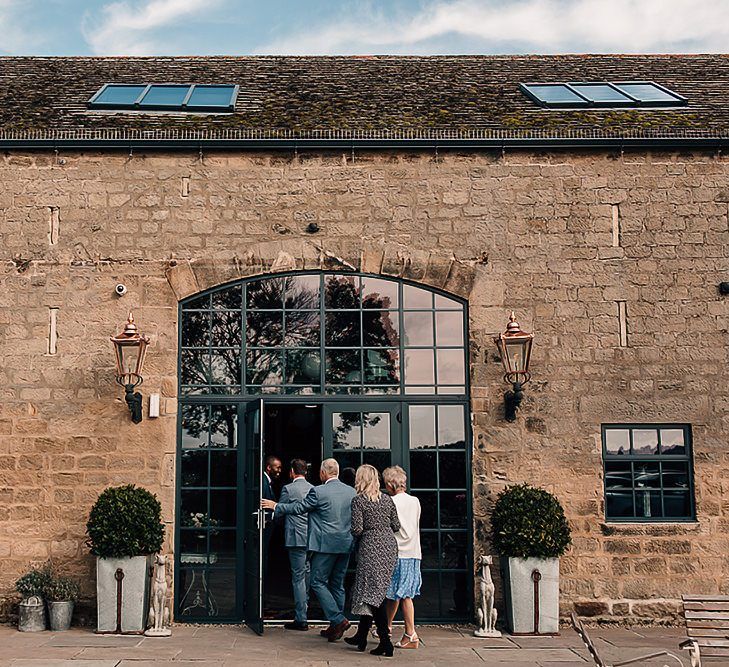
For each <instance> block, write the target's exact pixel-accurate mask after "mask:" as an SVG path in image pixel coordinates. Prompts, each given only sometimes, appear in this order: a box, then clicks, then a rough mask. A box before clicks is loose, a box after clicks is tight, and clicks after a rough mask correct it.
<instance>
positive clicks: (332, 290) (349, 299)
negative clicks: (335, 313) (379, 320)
mask: <svg viewBox="0 0 729 667" xmlns="http://www.w3.org/2000/svg"><path fill="white" fill-rule="evenodd" d="M324 306H325V307H326V308H327V310H329V309H341V308H359V307H360V303H359V280H358V279H357V278H356V277H355V276H326V277H325V278H324Z"/></svg>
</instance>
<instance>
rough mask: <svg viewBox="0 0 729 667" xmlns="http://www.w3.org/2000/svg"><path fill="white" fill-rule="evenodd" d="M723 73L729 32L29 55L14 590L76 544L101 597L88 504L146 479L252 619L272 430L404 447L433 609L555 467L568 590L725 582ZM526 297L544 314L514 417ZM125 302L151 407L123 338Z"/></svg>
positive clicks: (19, 168) (355, 452) (202, 587)
mask: <svg viewBox="0 0 729 667" xmlns="http://www.w3.org/2000/svg"><path fill="white" fill-rule="evenodd" d="M727 77H729V57H727V56H719V55H717V56H559V57H538V56H528V57H527V56H525V57H521V56H518V57H511V56H509V57H495V56H494V57H491V56H489V57H358V58H309V57H306V58H299V57H240V58H238V57H235V58H233V57H204V58H203V57H201V58H14V57H12V58H0V150H1V151H2V154H1V156H0V176H1V179H2V187H1V188H0V239H1V241H2V243H1V247H2V273H1V276H0V358H1V359H2V363H1V364H0V499H2V503H1V504H0V517H1V520H0V557H1V558H2V564H3V567H2V572H1V573H0V596H1V597H2V599H3V600H4V606H3V616H4V617H5V618H8V617H9V615H10V614H12V613H13V602H14V600H15V598H14V594H13V582H14V580H15V579H16V577H17V576H18V575H20V574H21V573H23V572H24V571H25V570H26V569H27V568H28V567H29V565H30V564H39V563H43V562H44V561H46V560H47V559H52V561H53V562H54V564H55V565H56V566H57V567H59V568H60V569H63V570H68V571H70V572H72V573H74V574H76V575H78V576H80V577H81V579H82V580H83V584H84V595H85V596H86V598H87V600H89V601H92V599H93V595H94V579H93V572H94V570H93V559H92V558H91V556H90V555H89V551H88V547H87V546H86V544H85V539H86V537H85V523H86V520H87V517H88V512H89V509H90V507H91V505H92V503H93V502H94V501H95V499H96V498H97V496H98V495H99V493H100V492H101V491H102V490H103V489H104V488H106V487H108V486H112V485H119V484H127V483H134V484H137V485H140V486H143V487H146V488H147V489H150V490H151V491H153V492H154V493H155V494H156V495H157V496H158V498H159V499H160V501H161V503H162V507H163V513H164V520H165V523H166V528H167V530H166V546H165V548H166V550H167V552H168V553H174V558H173V559H171V561H173V567H172V573H173V574H174V581H175V586H174V615H175V618H176V619H177V620H179V621H202V622H237V621H240V620H241V619H243V618H244V616H245V614H246V598H249V599H248V604H253V603H252V602H251V599H252V598H254V597H255V595H257V593H255V588H254V585H253V584H252V583H251V581H250V576H249V568H247V566H246V558H247V553H246V552H247V546H246V545H247V542H246V540H245V537H244V536H245V533H246V530H247V529H250V526H249V525H248V524H249V522H250V519H249V517H250V516H251V515H252V513H253V512H254V511H255V510H256V508H255V507H251V506H250V505H251V499H250V494H249V496H248V497H247V496H246V479H247V478H246V475H245V469H246V466H247V465H249V463H250V461H248V457H247V454H248V452H249V450H251V441H252V439H253V438H254V437H257V438H259V439H261V440H262V446H263V453H264V454H277V455H278V456H280V457H281V458H282V459H283V460H284V461H285V462H286V461H288V459H290V458H292V457H294V456H302V457H304V458H306V459H307V460H308V461H309V462H311V463H312V465H313V466H317V465H318V463H319V461H321V460H322V458H323V457H326V456H332V455H333V456H335V457H336V458H338V460H339V461H340V462H341V464H342V465H343V466H351V467H356V466H357V465H359V464H360V463H361V462H368V463H373V464H374V465H376V466H378V467H379V468H380V469H382V467H384V466H387V465H390V464H391V463H398V464H400V465H402V466H403V467H405V468H406V470H407V471H408V473H409V477H410V484H411V488H412V490H413V493H415V494H416V495H418V496H419V497H420V500H421V503H422V506H423V518H422V525H421V528H422V539H423V548H424V560H423V568H424V584H423V595H422V597H421V598H419V599H418V600H417V603H416V611H417V614H418V617H419V618H420V620H421V621H425V620H428V621H437V622H450V621H466V620H469V619H470V618H472V613H473V602H472V601H473V572H474V565H473V563H474V555H478V554H480V553H481V552H487V553H488V552H489V549H490V545H489V543H488V530H489V514H490V508H491V507H492V504H493V500H494V498H495V496H496V495H497V494H498V492H499V491H501V490H502V489H504V488H505V487H506V486H507V485H509V484H513V483H519V482H525V481H526V482H530V483H532V484H534V485H538V486H541V487H544V488H546V489H548V490H549V491H551V492H553V493H554V494H556V496H557V497H558V498H559V499H560V500H561V502H562V503H563V505H564V507H565V511H566V514H567V517H568V520H569V522H570V525H571V527H572V532H573V544H572V546H571V547H570V549H569V551H568V553H567V554H566V556H565V557H563V559H562V563H561V565H562V577H561V600H562V610H563V612H564V613H567V612H569V611H571V610H576V611H577V612H578V613H580V614H582V615H584V616H591V617H599V618H602V619H610V620H620V621H625V622H632V621H637V620H645V619H659V620H666V619H673V618H674V617H675V616H676V614H677V611H678V600H679V599H680V596H681V594H682V593H696V594H698V593H706V594H709V593H727V592H728V588H727V587H728V584H727V581H728V580H729V559H728V558H727V550H728V548H729V502H727V499H726V492H727V488H728V487H729V475H728V473H727V464H728V462H729V461H728V455H727V430H728V429H729V375H728V372H727V342H728V339H727V331H728V330H729V299H728V297H727V296H726V294H727V292H729V284H728V283H729V222H728V213H729V210H728V209H729V160H728V159H727V157H726V151H727V148H729V139H728V138H727V137H728V132H729V104H728V102H729V98H728V97H727V86H726V83H727ZM117 286H120V287H117ZM121 286H123V287H121ZM120 292H125V293H124V294H121V295H120ZM511 311H514V313H515V316H516V318H517V320H518V322H519V323H520V325H521V328H522V329H523V330H525V331H527V332H534V333H535V338H534V344H533V352H532V358H531V367H530V372H531V381H530V382H528V383H527V384H526V385H525V386H524V400H523V402H522V404H521V406H520V408H519V410H518V411H517V415H516V420H515V421H513V422H509V421H507V420H506V419H505V411H504V410H505V408H504V392H505V391H506V390H507V389H509V385H508V384H506V383H505V382H504V379H503V369H502V365H501V361H500V359H499V356H498V353H497V348H496V346H495V344H494V341H493V339H494V336H496V335H497V334H498V333H500V332H502V331H504V329H505V327H506V324H507V322H508V318H509V315H510V313H511ZM130 312H132V313H133V315H134V319H135V322H136V324H137V326H138V327H139V330H140V331H142V332H143V333H144V334H146V335H147V336H148V337H149V339H150V344H149V347H148V350H147V358H146V364H145V366H144V371H143V377H144V382H143V384H142V385H141V386H140V387H139V388H138V391H141V393H142V395H143V413H144V414H143V417H144V418H143V420H142V421H141V423H138V424H135V423H133V422H132V420H131V419H130V413H129V410H128V409H127V406H126V404H125V402H124V390H123V388H121V387H120V386H118V384H117V383H116V381H115V375H116V372H115V361H114V354H113V349H112V344H111V343H110V341H109V338H110V336H113V335H115V334H116V333H118V332H119V331H120V329H121V328H122V327H123V325H124V323H125V322H126V320H127V316H128V314H129V313H130ZM150 400H151V401H152V403H151V404H152V413H151V414H150ZM156 415H158V416H156ZM246 416H248V417H249V419H246ZM251 423H255V424H256V429H257V431H256V433H253V431H252V428H251ZM248 555H249V554H248ZM269 557H270V558H271V559H273V560H274V561H275V563H280V562H283V561H281V549H280V545H279V546H278V547H277V546H276V539H275V538H274V542H273V546H272V550H271V553H270V556H269ZM276 559H278V560H276ZM275 563H273V564H272V563H269V565H270V567H269V571H271V570H272V569H273V571H276V569H277V568H276V567H275ZM284 572H285V573H286V574H285V575H279V576H278V577H273V576H272V577H270V581H267V582H266V588H265V593H264V595H265V596H266V600H264V601H261V600H258V601H257V602H256V601H255V600H254V602H255V603H256V604H261V606H265V607H267V608H268V609H269V611H271V610H272V611H271V615H270V616H269V618H283V617H286V613H287V609H290V591H288V589H287V586H288V570H284ZM82 611H83V610H82ZM249 611H250V608H249Z"/></svg>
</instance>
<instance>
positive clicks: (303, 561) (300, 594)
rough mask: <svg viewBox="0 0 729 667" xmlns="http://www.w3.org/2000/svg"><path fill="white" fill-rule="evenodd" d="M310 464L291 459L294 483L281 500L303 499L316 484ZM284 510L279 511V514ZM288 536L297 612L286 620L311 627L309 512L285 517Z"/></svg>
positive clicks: (292, 627)
mask: <svg viewBox="0 0 729 667" xmlns="http://www.w3.org/2000/svg"><path fill="white" fill-rule="evenodd" d="M308 468H309V467H308V465H307V463H306V461H304V460H303V459H294V460H293V461H291V471H290V473H289V474H290V475H291V480H292V482H291V484H287V485H286V486H284V488H283V489H282V490H281V498H280V499H279V504H287V503H293V502H296V501H297V500H303V499H304V498H306V496H307V494H308V493H309V491H310V490H311V489H313V488H314V487H313V486H312V485H311V484H309V482H307V481H306V473H307V470H308ZM280 514H281V512H279V515H280ZM285 519H286V523H285V525H284V540H285V542H284V543H285V544H286V548H287V549H288V551H289V563H290V564H291V584H292V586H293V589H294V604H295V609H296V611H295V616H294V621H293V622H292V623H284V628H286V629H287V630H308V629H309V625H308V623H307V621H306V608H307V606H308V603H309V559H308V558H307V548H308V545H309V517H308V516H307V515H306V514H289V515H287V516H286V517H285Z"/></svg>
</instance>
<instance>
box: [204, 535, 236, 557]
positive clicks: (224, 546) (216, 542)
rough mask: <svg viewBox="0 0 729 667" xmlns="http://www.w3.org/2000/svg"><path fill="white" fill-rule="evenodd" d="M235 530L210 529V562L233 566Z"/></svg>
mask: <svg viewBox="0 0 729 667" xmlns="http://www.w3.org/2000/svg"><path fill="white" fill-rule="evenodd" d="M235 554H236V532H235V530H221V529H216V528H213V529H212V530H211V531H210V564H211V565H222V566H235Z"/></svg>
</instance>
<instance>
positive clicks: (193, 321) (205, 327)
mask: <svg viewBox="0 0 729 667" xmlns="http://www.w3.org/2000/svg"><path fill="white" fill-rule="evenodd" d="M180 326H181V333H182V347H207V346H208V345H210V313H205V312H199V311H194V310H193V311H183V312H182V323H181V325H180Z"/></svg>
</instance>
